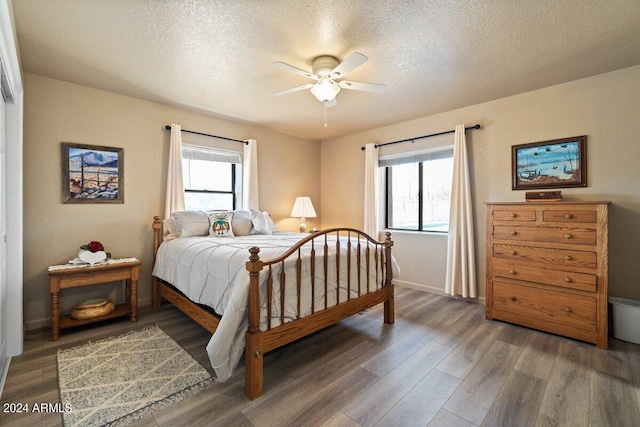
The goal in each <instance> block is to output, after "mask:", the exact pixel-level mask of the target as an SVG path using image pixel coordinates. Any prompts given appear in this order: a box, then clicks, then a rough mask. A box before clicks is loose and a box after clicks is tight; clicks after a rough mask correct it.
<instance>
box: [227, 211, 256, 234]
mask: <svg viewBox="0 0 640 427" xmlns="http://www.w3.org/2000/svg"><path fill="white" fill-rule="evenodd" d="M231 227H232V228H233V234H234V235H235V236H248V235H249V234H251V229H252V228H253V223H252V222H251V212H249V211H233V218H232V219H231Z"/></svg>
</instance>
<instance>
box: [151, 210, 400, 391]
mask: <svg viewBox="0 0 640 427" xmlns="http://www.w3.org/2000/svg"><path fill="white" fill-rule="evenodd" d="M234 212H236V216H238V215H239V212H237V211H234ZM230 214H231V215H233V213H231V212H230ZM208 220H209V223H208V225H207V230H208V231H209V233H211V234H210V235H202V233H200V234H198V233H195V234H196V235H190V233H186V235H185V233H184V230H187V231H189V232H190V231H191V230H188V229H187V228H184V229H183V234H182V236H181V237H177V238H170V239H167V238H166V236H167V234H168V232H167V231H166V230H163V221H162V220H161V219H160V217H159V216H156V217H154V221H153V232H154V243H153V264H154V265H153V276H152V288H153V296H152V298H153V299H152V305H153V307H154V308H158V307H160V305H161V301H162V299H166V300H168V301H169V302H171V303H173V304H174V305H175V306H176V307H177V308H178V309H180V310H181V311H183V312H184V313H185V314H187V315H188V316H189V317H191V318H192V319H193V320H195V321H196V322H197V323H198V324H200V325H201V326H202V327H204V328H205V329H207V330H208V331H209V332H211V333H212V337H211V340H210V341H209V343H208V345H207V353H208V355H209V359H210V360H211V364H212V367H213V369H214V370H215V372H216V376H217V377H218V380H220V381H222V382H224V381H226V380H227V379H228V378H229V377H230V376H231V374H232V372H233V369H234V368H235V366H236V365H237V364H238V362H239V360H240V359H241V357H242V356H244V359H245V394H246V396H247V397H248V398H249V399H252V400H253V399H256V398H258V397H260V396H261V395H262V393H263V356H264V354H265V353H267V352H269V351H272V350H274V349H276V348H278V347H281V346H283V345H285V344H288V343H290V342H292V341H295V340H297V339H299V338H302V337H304V336H307V335H309V334H311V333H313V332H316V331H319V330H321V329H323V328H325V327H327V326H329V325H332V324H334V323H336V322H338V321H340V320H342V319H345V318H347V317H349V316H351V315H354V314H356V313H359V312H361V311H362V310H365V309H367V308H370V307H373V306H375V305H378V304H384V322H385V323H388V324H391V323H393V322H394V300H393V298H394V287H393V281H392V280H393V278H394V277H395V276H397V274H398V267H397V264H396V263H395V260H394V259H393V257H392V256H391V248H392V246H393V242H392V241H391V234H390V233H386V239H385V241H383V242H378V241H376V240H374V239H373V238H372V237H370V236H368V235H366V234H365V233H364V232H362V231H359V230H356V229H352V228H333V229H328V230H323V231H319V232H316V233H314V234H301V233H283V232H271V233H266V234H256V233H254V228H253V226H252V228H251V231H252V232H251V233H248V234H246V235H245V234H243V235H240V236H235V235H233V234H232V235H231V236H230V237H220V236H219V234H218V232H219V231H220V228H221V229H222V231H223V232H226V231H229V230H230V226H226V227H228V228H229V230H226V229H225V226H224V225H223V226H221V227H220V226H219V227H218V229H217V231H216V225H215V224H217V223H218V222H219V221H218V216H216V217H214V216H211V215H210V217H209V218H208ZM254 220H255V218H254ZM254 223H255V221H254ZM203 224H204V223H203ZM212 224H213V226H212ZM164 226H165V227H164V228H167V223H166V222H165V224H164ZM234 228H235V227H234ZM170 233H171V232H169V234H170ZM174 237H176V236H175V235H174Z"/></svg>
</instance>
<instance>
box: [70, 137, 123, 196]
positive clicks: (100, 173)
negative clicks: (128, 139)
mask: <svg viewBox="0 0 640 427" xmlns="http://www.w3.org/2000/svg"><path fill="white" fill-rule="evenodd" d="M62 202H63V203H124V150H123V149H122V148H115V147H103V146H98V145H85V144H72V143H68V142H63V143H62Z"/></svg>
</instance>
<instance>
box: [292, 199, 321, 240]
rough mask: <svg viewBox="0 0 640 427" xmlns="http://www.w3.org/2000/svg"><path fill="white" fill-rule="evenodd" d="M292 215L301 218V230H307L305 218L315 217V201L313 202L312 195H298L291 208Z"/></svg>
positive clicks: (302, 231)
mask: <svg viewBox="0 0 640 427" xmlns="http://www.w3.org/2000/svg"><path fill="white" fill-rule="evenodd" d="M291 216H292V217H293V218H300V232H301V233H304V232H306V231H307V225H306V224H305V223H304V219H305V218H315V217H316V216H317V215H316V210H315V209H313V203H311V197H305V196H303V197H297V198H296V201H295V203H294V204H293V209H291Z"/></svg>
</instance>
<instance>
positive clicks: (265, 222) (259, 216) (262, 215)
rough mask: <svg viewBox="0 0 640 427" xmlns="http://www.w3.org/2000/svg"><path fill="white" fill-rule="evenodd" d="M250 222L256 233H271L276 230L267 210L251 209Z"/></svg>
mask: <svg viewBox="0 0 640 427" xmlns="http://www.w3.org/2000/svg"><path fill="white" fill-rule="evenodd" d="M251 222H252V223H253V228H255V230H256V233H257V234H273V233H274V232H275V231H276V225H275V224H274V222H273V220H272V219H271V216H270V215H269V213H268V212H260V211H258V210H255V209H251Z"/></svg>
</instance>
